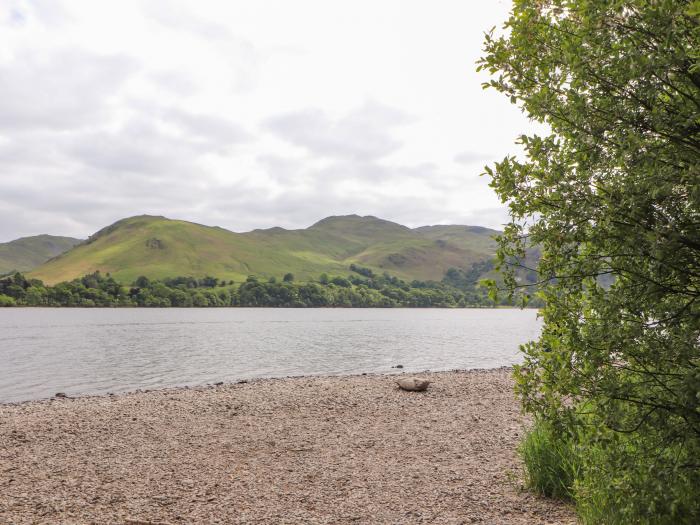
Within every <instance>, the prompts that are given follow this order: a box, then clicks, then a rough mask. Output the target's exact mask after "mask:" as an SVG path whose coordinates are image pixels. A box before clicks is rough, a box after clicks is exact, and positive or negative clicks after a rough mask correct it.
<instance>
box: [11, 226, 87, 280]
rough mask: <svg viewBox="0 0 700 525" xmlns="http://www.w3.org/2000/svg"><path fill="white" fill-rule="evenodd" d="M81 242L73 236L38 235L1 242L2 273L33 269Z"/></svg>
mask: <svg viewBox="0 0 700 525" xmlns="http://www.w3.org/2000/svg"><path fill="white" fill-rule="evenodd" d="M80 242H81V240H80V239H74V238H72V237H56V236H54V235H36V236H34V237H22V238H21V239H16V240H14V241H10V242H5V243H0V275H2V274H5V273H8V272H11V271H13V270H16V271H19V272H25V271H28V270H32V269H34V268H36V267H37V266H39V265H41V264H43V263H45V262H46V261H48V260H49V259H51V258H52V257H55V256H57V255H59V254H61V253H64V252H66V251H68V250H70V249H71V248H72V247H73V246H75V245H76V244H78V243H80Z"/></svg>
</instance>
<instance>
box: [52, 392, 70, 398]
mask: <svg viewBox="0 0 700 525" xmlns="http://www.w3.org/2000/svg"><path fill="white" fill-rule="evenodd" d="M54 397H68V396H67V395H66V393H65V392H56V393H55V394H54Z"/></svg>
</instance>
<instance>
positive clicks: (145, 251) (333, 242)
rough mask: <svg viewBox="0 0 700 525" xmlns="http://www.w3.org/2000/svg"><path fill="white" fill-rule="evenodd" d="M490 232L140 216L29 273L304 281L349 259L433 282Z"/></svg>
mask: <svg viewBox="0 0 700 525" xmlns="http://www.w3.org/2000/svg"><path fill="white" fill-rule="evenodd" d="M496 233H497V232H496V231H495V230H489V229H487V228H479V227H470V226H426V227H422V228H416V229H410V228H407V227H405V226H402V225H400V224H396V223H393V222H390V221H385V220H382V219H378V218H376V217H371V216H367V217H360V216H357V215H348V216H341V217H328V218H326V219H323V220H321V221H319V222H317V223H316V224H314V225H312V226H310V227H309V228H306V229H302V230H285V229H283V228H271V229H266V230H254V231H251V232H247V233H234V232H231V231H228V230H225V229H223V228H218V227H211V226H203V225H200V224H194V223H191V222H185V221H179V220H171V219H166V218H165V217H153V216H145V215H144V216H138V217H131V218H128V219H123V220H121V221H118V222H116V223H115V224H113V225H111V226H108V227H107V228H104V229H102V230H100V231H99V232H97V233H96V234H95V235H93V236H91V237H90V239H88V240H87V241H86V242H85V243H83V244H81V245H79V246H76V247H75V248H73V249H72V250H70V251H68V252H66V253H64V254H62V255H60V256H59V257H56V258H54V259H52V260H50V261H48V262H47V263H46V264H43V265H42V266H41V267H39V268H37V269H35V270H34V271H32V272H31V274H30V276H31V277H36V278H39V279H42V280H43V281H45V282H46V283H49V284H53V283H56V282H59V281H66V280H70V279H73V278H75V277H79V276H82V275H85V274H88V273H92V272H94V271H96V270H99V271H101V272H102V273H106V272H109V273H110V274H111V275H112V276H113V277H114V278H115V279H117V280H119V281H121V282H124V283H130V282H132V281H133V280H134V279H136V278H137V277H138V276H140V275H145V276H147V277H149V278H152V279H159V278H165V277H175V276H193V277H202V276H205V275H211V276H215V277H218V278H221V279H227V280H229V279H231V280H235V281H241V280H244V279H245V278H246V277H247V276H248V275H250V274H255V275H259V276H264V277H273V276H274V277H277V278H280V277H282V276H283V275H284V274H285V273H287V272H291V273H293V274H294V275H295V277H296V278H297V279H299V280H308V279H317V278H318V276H319V275H320V274H321V273H327V274H329V275H346V274H347V273H348V267H349V265H350V264H352V263H355V264H357V265H360V266H364V267H369V268H371V269H372V270H374V271H375V272H378V273H381V272H383V271H387V272H389V273H391V274H392V275H396V276H398V277H401V278H403V279H409V280H412V279H420V280H426V279H434V280H440V279H442V277H443V276H444V274H445V272H446V271H447V269H448V268H450V267H456V268H463V269H469V268H471V266H472V264H473V263H477V262H482V261H485V260H488V259H489V258H491V257H492V256H493V253H494V251H495V242H494V241H493V240H492V239H491V236H493V235H494V234H496Z"/></svg>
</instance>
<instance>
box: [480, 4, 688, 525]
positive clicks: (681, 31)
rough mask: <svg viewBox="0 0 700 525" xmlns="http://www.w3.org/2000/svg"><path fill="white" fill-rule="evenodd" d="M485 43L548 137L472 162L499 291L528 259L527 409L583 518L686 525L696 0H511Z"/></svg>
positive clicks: (523, 370)
mask: <svg viewBox="0 0 700 525" xmlns="http://www.w3.org/2000/svg"><path fill="white" fill-rule="evenodd" d="M485 51H486V55H485V57H484V58H483V59H482V62H481V65H480V67H482V68H485V69H486V70H488V71H489V72H490V73H492V75H493V76H492V80H490V81H489V82H488V86H490V87H493V88H495V89H496V90H498V91H500V92H502V93H504V94H505V95H507V96H508V97H510V99H511V101H512V102H514V103H518V104H520V105H521V106H522V107H523V109H524V110H525V112H526V113H527V114H528V115H529V117H530V118H532V119H533V120H535V121H537V122H540V123H542V124H543V125H544V126H543V128H544V129H545V130H546V131H545V132H544V134H542V135H529V136H522V137H520V139H519V143H520V145H521V146H522V148H523V149H524V151H525V153H526V155H527V158H518V157H515V156H510V157H506V158H505V159H504V160H503V161H501V162H499V163H496V164H495V166H494V167H493V168H487V172H488V173H489V174H490V175H491V177H492V183H491V184H492V187H493V188H494V189H495V190H496V191H497V193H498V194H499V195H500V196H501V198H502V199H503V201H504V202H507V203H508V204H509V207H510V212H511V216H512V218H513V220H512V223H511V224H509V225H508V227H507V228H506V229H505V233H504V234H503V236H502V237H501V239H500V250H499V262H500V264H501V266H502V269H504V270H505V271H506V282H507V285H508V288H509V290H510V291H511V293H516V294H517V293H521V295H522V296H523V297H526V296H527V295H528V290H530V289H532V288H533V287H534V284H535V283H532V282H527V281H526V282H522V281H519V280H518V279H517V278H516V277H517V273H516V271H515V270H516V268H517V267H519V266H527V263H526V249H527V248H528V246H538V247H539V248H540V249H541V253H542V257H541V260H540V263H539V275H540V276H541V277H540V279H541V281H542V282H539V283H536V284H537V285H538V287H539V289H540V292H539V295H540V296H541V297H542V298H543V299H544V300H545V302H546V307H545V309H544V321H545V325H544V330H543V332H542V334H541V336H540V338H539V339H538V340H537V341H535V342H533V343H531V344H528V345H526V346H525V347H524V352H525V363H524V364H523V366H521V367H519V368H518V370H517V374H516V376H517V380H518V389H519V392H520V394H521V395H522V399H523V403H524V407H525V409H526V410H528V411H529V412H532V413H533V414H534V415H535V416H536V418H537V420H538V421H544V422H546V428H549V429H551V432H552V433H554V436H553V439H555V440H558V441H559V442H560V443H561V442H568V443H569V444H571V446H572V448H571V450H576V451H579V459H580V464H579V465H578V467H577V470H576V473H577V474H576V476H574V477H573V484H574V486H572V487H571V491H572V494H573V495H574V497H575V498H576V500H577V505H578V508H579V511H580V513H581V516H582V518H583V519H584V520H585V521H592V522H596V521H599V522H606V523H617V522H621V523H641V522H653V523H691V522H692V523H697V522H699V521H700V497H699V496H700V462H699V461H698V457H700V349H699V343H698V342H699V340H700V63H699V60H700V2H698V1H693V2H691V1H686V0H657V1H648V0H625V1H614V2H611V1H605V0H581V1H572V0H569V1H565V0H544V1H541V0H537V1H535V0H517V1H516V2H515V4H514V8H513V12H512V15H511V17H510V19H509V20H508V22H507V24H506V31H504V34H503V36H494V35H493V34H490V35H487V38H486V43H485ZM523 291H524V292H523Z"/></svg>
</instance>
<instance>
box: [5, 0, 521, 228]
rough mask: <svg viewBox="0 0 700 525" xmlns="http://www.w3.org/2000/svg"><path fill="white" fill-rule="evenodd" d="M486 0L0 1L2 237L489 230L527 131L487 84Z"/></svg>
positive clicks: (498, 8)
mask: <svg viewBox="0 0 700 525" xmlns="http://www.w3.org/2000/svg"><path fill="white" fill-rule="evenodd" d="M509 5H510V2H508V1H500V0H489V1H487V2H465V1H464V0H455V1H449V0H437V1H433V2H428V1H427V0H420V1H408V0H397V1H391V0H382V1H381V2H377V1H376V0H374V1H363V0H353V1H352V2H349V1H343V2H340V1H334V0H318V1H307V0H295V1H294V2H289V1H287V0H280V1H271V0H260V1H255V2H243V1H227V2H224V1H211V2H209V1H203V0H196V1H194V0H190V1H179V2H178V1H172V0H167V1H165V0H163V1H157V0H143V1H131V0H119V1H118V2H107V1H95V0H84V1H81V0H76V1H68V0H66V1H63V0H17V1H15V0H3V1H2V2H0V241H6V240H10V239H13V238H16V237H19V236H24V235H34V234H38V233H51V234H59V235H61V234H62V235H74V236H80V237H84V236H87V235H88V234H90V233H92V232H94V231H96V230H98V229H99V228H101V227H103V226H105V225H107V224H110V223H112V222H114V221H115V220H118V219H120V218H123V217H127V216H131V215H137V214H142V213H148V214H157V215H165V216H167V217H171V218H178V219H185V220H190V221H194V222H200V223H203V224H208V225H218V226H222V227H225V228H229V229H232V230H234V231H246V230H250V229H253V228H261V227H270V226H283V227H287V228H301V227H306V226H308V225H310V224H312V223H313V222H315V221H316V220H318V219H320V218H323V217H325V216H328V215H340V214H349V213H358V214H362V215H367V214H370V215H376V216H379V217H382V218H386V219H390V220H394V221H397V222H400V223H402V224H406V225H409V226H418V225H423V224H438V223H457V224H478V225H485V226H491V227H498V226H499V225H500V224H502V223H503V222H504V220H505V217H506V214H505V211H504V207H503V206H502V205H501V204H500V202H499V200H498V199H497V197H496V196H495V195H494V194H493V192H492V191H491V190H490V189H489V188H488V180H487V179H486V178H485V177H480V176H479V174H480V173H481V172H482V171H483V170H482V168H483V166H484V164H486V163H488V162H490V161H493V160H494V159H499V158H501V157H503V156H504V155H505V154H507V153H509V152H514V151H515V148H514V146H513V141H514V138H515V137H516V136H517V135H518V134H520V133H522V132H524V131H527V130H528V129H530V128H531V126H532V125H531V124H530V123H529V122H528V121H527V119H526V118H525V117H524V116H523V115H522V114H521V113H520V111H519V110H518V109H517V108H516V107H515V106H512V105H510V103H509V102H508V101H507V100H506V99H505V98H503V97H502V96H500V95H498V94H497V93H495V92H493V91H490V90H489V91H483V90H482V89H481V82H483V81H484V80H485V79H486V76H485V74H483V73H476V71H475V61H476V59H477V58H478V56H479V55H480V53H481V42H482V38H483V32H484V31H486V30H488V29H490V28H491V27H493V26H500V25H501V24H502V22H503V21H504V20H505V18H506V15H507V12H508V10H509Z"/></svg>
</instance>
